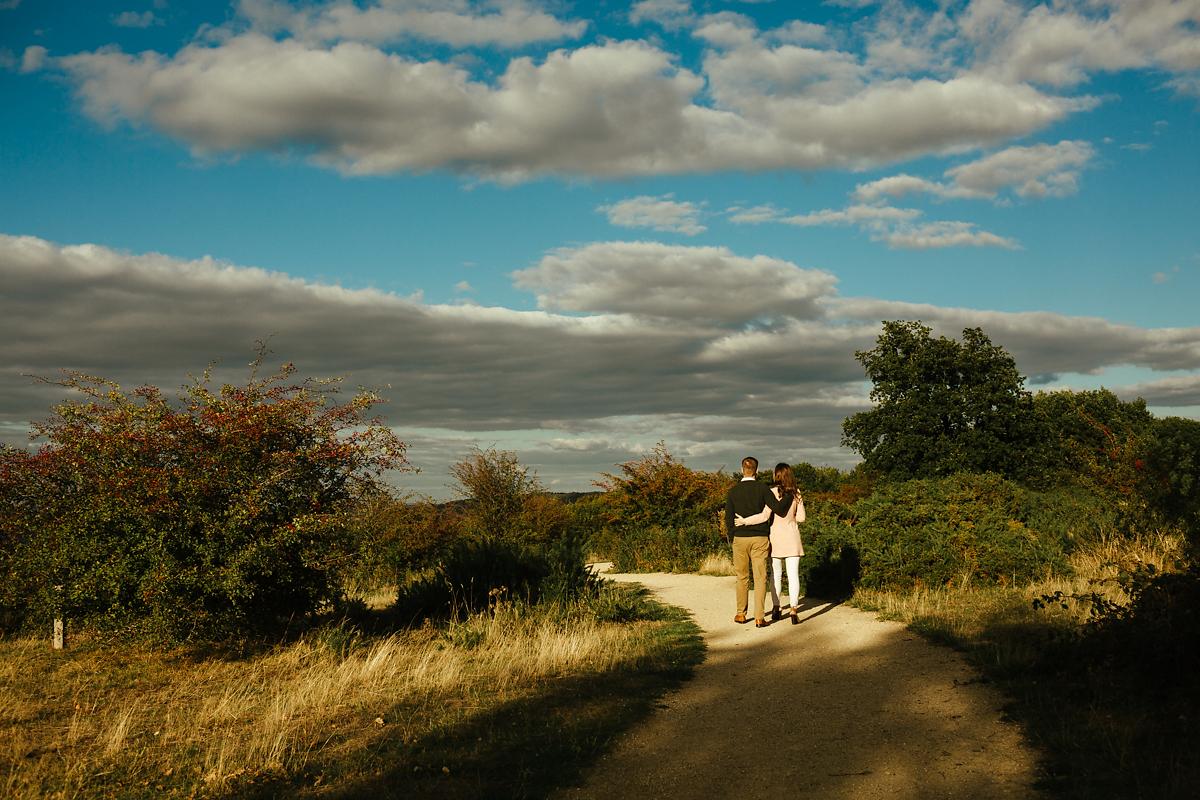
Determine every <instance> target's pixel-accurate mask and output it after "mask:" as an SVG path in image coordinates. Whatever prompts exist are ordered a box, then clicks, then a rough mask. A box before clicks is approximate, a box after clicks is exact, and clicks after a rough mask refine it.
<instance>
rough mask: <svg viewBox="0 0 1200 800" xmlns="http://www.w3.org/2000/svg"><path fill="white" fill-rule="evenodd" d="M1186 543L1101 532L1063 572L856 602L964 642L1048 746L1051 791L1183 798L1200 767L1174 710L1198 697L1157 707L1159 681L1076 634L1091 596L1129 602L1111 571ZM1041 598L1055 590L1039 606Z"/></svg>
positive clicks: (1173, 560) (1150, 560) (1165, 563)
mask: <svg viewBox="0 0 1200 800" xmlns="http://www.w3.org/2000/svg"><path fill="white" fill-rule="evenodd" d="M1183 553H1184V540H1183V537H1181V536H1179V535H1177V534H1173V533H1169V532H1154V533H1147V534H1143V535H1141V536H1136V537H1121V536H1117V535H1106V536H1102V537H1100V538H1098V539H1097V540H1095V541H1093V542H1091V543H1088V544H1086V545H1084V546H1081V547H1079V548H1077V549H1076V550H1075V552H1074V553H1073V554H1072V555H1071V557H1070V566H1071V569H1072V574H1071V575H1069V576H1048V577H1046V578H1045V579H1043V580H1041V581H1038V582H1035V583H1032V584H1030V585H1028V586H1023V587H981V586H980V587H973V588H972V587H969V586H967V587H963V586H955V587H938V588H931V589H919V590H911V591H904V592H886V591H870V590H865V589H859V590H858V591H856V592H855V595H854V598H853V600H852V602H853V603H854V604H855V605H858V606H860V607H862V608H865V609H869V610H873V611H876V612H878V613H879V614H880V615H882V616H884V617H887V618H890V619H896V620H900V621H902V622H905V623H907V624H908V625H909V626H910V627H911V628H913V629H914V630H917V631H920V632H921V633H923V634H925V635H926V636H929V637H930V638H932V639H934V640H936V641H940V642H943V643H946V644H949V645H952V646H954V647H957V648H960V649H962V650H964V651H965V652H966V653H967V655H968V656H969V657H970V659H971V660H972V661H973V662H974V663H975V664H977V665H978V666H979V667H980V668H981V670H982V672H983V674H984V676H986V677H987V678H990V679H994V680H997V681H999V682H1000V683H1001V684H1002V685H1003V687H1004V688H1005V691H1006V693H1007V694H1008V695H1009V696H1010V697H1011V698H1013V699H1014V703H1013V705H1012V708H1011V712H1012V714H1013V715H1014V716H1015V717H1016V718H1017V719H1019V720H1020V721H1021V722H1022V723H1023V724H1024V726H1025V729H1026V731H1027V733H1028V734H1029V735H1030V737H1031V738H1032V739H1033V740H1034V741H1035V742H1036V743H1037V744H1038V746H1039V747H1040V748H1041V749H1042V750H1043V752H1044V753H1046V755H1047V770H1048V777H1047V785H1048V788H1050V789H1051V790H1052V793H1053V794H1055V795H1058V796H1061V797H1068V798H1084V797H1086V798H1088V800H1100V798H1104V799H1105V800H1107V799H1108V798H1112V799H1113V800H1115V799H1116V798H1125V797H1184V796H1188V797H1190V796H1194V794H1193V792H1194V786H1195V780H1196V777H1197V774H1198V773H1197V764H1196V761H1197V758H1196V754H1195V752H1193V748H1194V740H1195V735H1194V729H1193V734H1192V735H1191V736H1190V737H1188V736H1183V737H1181V736H1180V735H1179V731H1178V728H1179V726H1180V725H1186V724H1187V723H1186V722H1185V721H1184V717H1179V718H1178V720H1177V719H1176V717H1177V716H1178V715H1179V714H1180V712H1181V711H1182V713H1183V714H1184V715H1185V716H1186V715H1187V714H1189V713H1190V714H1194V713H1195V711H1196V709H1195V698H1192V699H1191V701H1188V700H1187V699H1186V698H1180V697H1171V698H1170V703H1169V707H1170V708H1171V709H1172V710H1171V711H1170V712H1169V713H1166V714H1164V713H1160V712H1162V711H1164V710H1165V709H1166V708H1167V707H1168V703H1167V702H1166V698H1158V699H1155V692H1156V691H1158V690H1157V689H1156V687H1155V686H1153V685H1144V684H1145V682H1144V681H1143V680H1142V679H1141V678H1140V677H1138V676H1135V677H1134V678H1133V680H1134V684H1133V685H1130V684H1129V683H1128V681H1129V680H1130V677H1129V676H1127V675H1126V674H1124V673H1123V672H1120V671H1119V670H1115V669H1110V667H1107V666H1105V664H1104V663H1102V661H1099V660H1098V656H1097V655H1095V654H1094V653H1093V652H1092V651H1091V650H1089V649H1088V647H1087V643H1086V641H1085V640H1084V639H1083V638H1082V637H1081V633H1082V631H1083V630H1084V627H1085V624H1086V623H1087V622H1088V621H1089V620H1090V619H1091V617H1092V610H1093V606H1094V602H1093V600H1092V598H1096V597H1098V598H1102V599H1103V600H1105V601H1109V602H1113V603H1118V604H1122V605H1124V604H1126V603H1128V602H1129V599H1130V598H1129V597H1128V596H1127V595H1126V593H1125V591H1124V589H1123V588H1122V585H1121V583H1120V582H1119V581H1118V580H1117V577H1118V575H1120V574H1121V573H1128V572H1130V571H1132V570H1134V569H1136V568H1137V567H1139V566H1145V565H1154V566H1155V567H1156V569H1159V570H1166V571H1170V570H1172V569H1175V568H1176V565H1177V564H1179V563H1180V562H1181V560H1182V558H1183ZM1056 593H1061V594H1060V595H1056ZM1048 597H1057V598H1060V601H1057V602H1048V603H1044V604H1043V607H1042V608H1041V609H1037V608H1035V606H1034V601H1035V600H1042V599H1044V598H1048ZM1133 657H1134V658H1135V659H1136V657H1137V654H1133ZM1189 702H1190V703H1191V705H1190V706H1189ZM1189 707H1190V711H1189V710H1188V709H1189Z"/></svg>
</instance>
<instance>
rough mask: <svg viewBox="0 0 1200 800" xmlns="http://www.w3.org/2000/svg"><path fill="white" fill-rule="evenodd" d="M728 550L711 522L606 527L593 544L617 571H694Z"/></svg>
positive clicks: (727, 546)
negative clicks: (666, 525)
mask: <svg viewBox="0 0 1200 800" xmlns="http://www.w3.org/2000/svg"><path fill="white" fill-rule="evenodd" d="M728 548H729V545H727V544H726V543H725V541H724V540H723V539H722V538H721V535H720V533H719V531H718V529H717V527H716V525H714V524H711V523H710V524H708V525H690V526H685V527H678V528H663V527H660V526H657V525H654V526H651V527H648V528H622V529H614V528H608V529H606V530H604V531H603V533H602V534H601V536H600V537H599V538H598V539H597V542H596V544H595V549H596V550H597V551H599V552H601V553H603V554H604V555H605V557H606V558H607V559H608V560H610V561H612V562H613V567H614V568H615V569H616V570H617V571H618V572H695V571H697V570H698V569H699V568H700V564H701V563H702V562H703V561H704V559H706V558H708V557H709V556H710V555H713V554H715V553H722V552H726V551H727V550H728Z"/></svg>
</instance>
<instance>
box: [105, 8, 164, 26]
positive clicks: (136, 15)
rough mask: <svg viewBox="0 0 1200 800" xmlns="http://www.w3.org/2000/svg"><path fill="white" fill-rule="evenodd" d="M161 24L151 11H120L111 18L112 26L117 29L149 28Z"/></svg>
mask: <svg viewBox="0 0 1200 800" xmlns="http://www.w3.org/2000/svg"><path fill="white" fill-rule="evenodd" d="M161 24H162V20H160V19H159V18H158V17H157V16H155V14H154V12H153V11H142V12H138V11H122V12H121V13H120V14H117V15H116V16H114V17H113V25H116V26H117V27H118V28H149V27H150V26H152V25H161Z"/></svg>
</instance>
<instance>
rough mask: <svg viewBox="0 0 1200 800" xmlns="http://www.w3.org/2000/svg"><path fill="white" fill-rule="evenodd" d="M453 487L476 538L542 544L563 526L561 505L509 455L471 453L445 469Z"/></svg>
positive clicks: (564, 518)
mask: <svg viewBox="0 0 1200 800" xmlns="http://www.w3.org/2000/svg"><path fill="white" fill-rule="evenodd" d="M450 474H451V475H452V476H453V477H454V479H455V480H456V481H457V485H456V486H455V487H454V488H455V490H456V491H457V492H458V494H459V495H460V496H461V497H463V498H464V499H466V500H467V504H466V511H465V514H464V525H465V527H466V531H467V533H468V534H470V535H472V536H474V537H475V538H495V537H501V538H504V537H507V538H516V539H532V540H535V541H546V540H549V539H554V538H557V537H558V536H559V535H560V534H561V533H562V532H563V530H564V528H565V527H566V524H567V518H568V514H567V512H566V511H565V509H564V508H563V507H562V503H561V502H559V501H558V500H557V499H556V498H554V497H551V496H550V495H549V494H547V493H546V489H545V487H544V486H542V483H541V481H539V480H538V477H537V475H536V474H534V473H533V472H532V471H531V470H530V469H529V467H526V466H525V465H523V464H522V463H521V461H520V459H519V458H517V454H516V453H514V452H511V451H508V450H496V449H495V448H492V447H489V448H488V449H487V450H480V449H479V448H475V449H474V450H473V451H472V452H471V454H470V455H469V456H467V457H466V458H465V459H463V460H462V461H459V462H457V463H455V464H452V465H451V466H450Z"/></svg>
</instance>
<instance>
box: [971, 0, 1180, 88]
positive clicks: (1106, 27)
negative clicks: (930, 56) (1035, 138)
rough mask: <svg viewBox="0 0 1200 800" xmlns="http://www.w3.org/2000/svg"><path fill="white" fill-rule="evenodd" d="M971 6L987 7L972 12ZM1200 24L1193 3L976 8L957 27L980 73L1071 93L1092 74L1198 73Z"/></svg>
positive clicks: (1142, 0) (1083, 0)
mask: <svg viewBox="0 0 1200 800" xmlns="http://www.w3.org/2000/svg"><path fill="white" fill-rule="evenodd" d="M974 6H980V7H982V10H981V11H980V12H978V13H972V11H973V10H974ZM1197 22H1200V13H1198V11H1197V8H1196V4H1195V3H1194V2H1192V0H1139V1H1138V2H1111V1H1110V0H1106V1H1104V2H1089V1H1087V0H1075V1H1074V2H1070V1H1068V2H1056V3H1054V4H1051V5H1038V6H1035V7H1034V8H1031V9H1028V10H1025V9H1024V8H1023V7H1022V6H1021V5H1020V4H1017V3H1014V2H1000V1H998V0H988V2H986V3H978V2H977V3H975V4H973V7H972V9H970V10H969V11H968V13H967V14H966V15H964V17H963V18H962V20H961V21H960V24H961V27H962V31H963V33H964V35H965V36H966V37H967V38H968V39H969V40H970V41H972V42H973V43H975V44H977V45H978V46H980V48H981V50H982V53H981V57H980V61H981V63H982V66H984V67H986V68H987V69H990V70H992V71H994V72H996V73H997V74H1000V75H1004V76H1007V77H1008V78H1009V79H1010V80H1016V81H1031V82H1035V83H1041V84H1046V85H1050V86H1073V85H1076V84H1079V83H1082V82H1084V81H1086V80H1087V79H1088V76H1089V74H1090V73H1092V72H1096V71H1117V70H1123V69H1136V68H1145V67H1157V68H1160V69H1164V70H1167V71H1175V72H1183V71H1189V70H1195V69H1197V68H1200V32H1198V31H1197V27H1196V25H1197Z"/></svg>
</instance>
